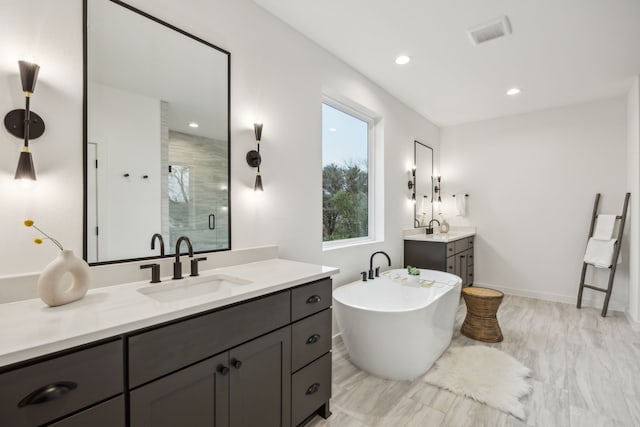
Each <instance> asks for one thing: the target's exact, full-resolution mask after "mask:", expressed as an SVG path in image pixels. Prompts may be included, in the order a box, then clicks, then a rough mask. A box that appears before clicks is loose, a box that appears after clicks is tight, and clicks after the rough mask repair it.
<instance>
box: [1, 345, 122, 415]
mask: <svg viewBox="0 0 640 427" xmlns="http://www.w3.org/2000/svg"><path fill="white" fill-rule="evenodd" d="M122 372H123V349H122V340H121V339H117V340H115V341H112V342H108V343H104V344H98V345H95V346H92V347H88V348H87V347H85V348H82V349H79V350H76V351H70V352H66V353H64V354H61V355H54V356H53V357H48V358H47V357H45V358H41V359H39V360H36V361H33V362H32V363H28V364H25V365H24V366H21V367H17V368H14V369H10V370H8V371H6V372H3V373H2V374H0V425H2V426H11V427H22V426H25V427H32V426H38V425H43V424H49V423H52V422H53V423H54V424H53V425H55V426H63V427H73V426H78V425H92V426H105V427H106V426H113V427H117V426H124V425H125V408H124V403H123V399H122V393H123V392H124V382H123V379H124V378H123V374H122ZM109 399H110V400H109ZM72 414H73V415H72ZM65 417H66V418H65Z"/></svg>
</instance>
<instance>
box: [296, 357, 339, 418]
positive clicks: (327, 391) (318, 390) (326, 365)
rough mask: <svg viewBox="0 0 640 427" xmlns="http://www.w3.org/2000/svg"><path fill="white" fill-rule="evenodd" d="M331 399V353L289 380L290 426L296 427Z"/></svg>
mask: <svg viewBox="0 0 640 427" xmlns="http://www.w3.org/2000/svg"><path fill="white" fill-rule="evenodd" d="M329 397H331V353H327V354H325V355H324V356H322V357H321V358H320V359H318V360H316V361H315V362H313V363H312V364H310V365H309V366H307V367H305V368H303V369H301V370H300V371H298V372H296V373H295V374H293V376H292V378H291V408H292V417H291V418H292V419H291V424H292V425H294V426H297V425H298V424H300V423H301V422H302V421H304V419H305V418H307V417H308V416H309V415H311V414H312V413H314V412H315V411H316V410H317V409H318V408H319V407H320V406H322V405H323V404H324V403H326V402H327V401H328V400H329Z"/></svg>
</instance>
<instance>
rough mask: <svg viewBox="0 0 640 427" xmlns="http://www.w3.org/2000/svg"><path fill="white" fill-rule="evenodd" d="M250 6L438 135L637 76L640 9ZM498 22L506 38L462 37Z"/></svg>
mask: <svg viewBox="0 0 640 427" xmlns="http://www.w3.org/2000/svg"><path fill="white" fill-rule="evenodd" d="M253 1H254V2H255V3H257V4H259V5H260V6H262V7H263V8H265V9H266V10H268V11H269V12H270V13H272V14H273V15H275V16H276V17H278V18H280V19H281V20H283V21H284V22H286V23H288V24H289V25H290V26H292V27H293V28H295V29H296V30H298V31H299V32H301V33H303V34H304V35H306V36H307V37H309V38H310V39H312V40H313V41H315V42H316V43H318V44H319V45H320V46H322V47H324V48H325V49H327V50H328V51H330V52H331V53H333V54H334V55H336V56H337V57H339V58H340V59H342V60H343V61H345V62H346V63H347V64H349V65H351V66H352V67H353V68H355V69H357V70H358V71H360V72H361V73H363V74H364V75H366V76H367V77H369V78H370V79H371V80H372V81H374V82H375V83H377V84H378V85H379V86H381V87H383V88H384V89H386V90H387V91H388V92H390V93H391V94H393V95H394V96H395V97H397V98H398V99H400V100H401V101H402V102H404V103H405V104H407V105H408V106H410V107H411V108H413V109H414V110H416V111H417V112H418V113H420V114H422V115H423V116H425V117H426V118H428V119H430V120H431V121H433V122H434V123H436V124H438V125H441V126H449V125H455V124H459V123H465V122H471V121H477V120H484V119H489V118H494V117H501V116H506V115H512V114H519V113H524V112H529V111H535V110H541V109H547V108H553V107H557V106H561V105H566V104H572V103H578V102H584V101H589V100H595V99H601V98H607V97H613V96H618V95H622V94H625V93H626V92H627V91H628V89H629V88H630V85H631V79H632V77H633V76H635V75H639V74H640V1H639V0H561V1H558V0H505V1H497V0H483V1H477V0H448V1H445V0H396V1H394V2H390V1H382V0H373V1H371V0H348V1H345V0H323V1H317V0H313V1H312V0H253ZM502 15H507V16H508V18H509V20H510V22H511V27H512V29H513V32H512V34H511V35H509V36H507V37H504V38H501V39H496V40H492V41H489V42H487V43H485V44H482V45H478V46H474V45H473V44H472V43H471V41H470V39H469V36H468V35H467V32H466V30H467V29H468V28H472V27H475V26H477V25H480V24H484V23H486V22H488V21H491V20H493V19H494V18H497V17H500V16H502ZM400 54H405V55H409V56H410V57H411V58H412V61H411V62H410V63H409V64H407V65H403V66H400V65H396V64H395V63H394V59H395V58H396V57H397V56H398V55H400ZM513 86H517V87H520V88H522V93H521V94H519V95H517V96H514V97H509V96H506V94H505V92H506V91H507V89H509V88H510V87H513Z"/></svg>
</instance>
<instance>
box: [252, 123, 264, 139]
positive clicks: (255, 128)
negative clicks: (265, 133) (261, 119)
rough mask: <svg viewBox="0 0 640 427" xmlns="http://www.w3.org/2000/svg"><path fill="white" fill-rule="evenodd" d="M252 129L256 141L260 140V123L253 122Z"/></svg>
mask: <svg viewBox="0 0 640 427" xmlns="http://www.w3.org/2000/svg"><path fill="white" fill-rule="evenodd" d="M253 131H254V132H255V134H256V141H260V140H261V139H262V123H254V124H253Z"/></svg>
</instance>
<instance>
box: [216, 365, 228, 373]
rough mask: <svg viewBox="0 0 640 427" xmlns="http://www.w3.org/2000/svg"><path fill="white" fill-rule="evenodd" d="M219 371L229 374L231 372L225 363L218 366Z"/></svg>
mask: <svg viewBox="0 0 640 427" xmlns="http://www.w3.org/2000/svg"><path fill="white" fill-rule="evenodd" d="M218 372H220V374H222V375H227V374H228V373H229V368H228V367H226V366H224V365H220V366H218Z"/></svg>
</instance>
